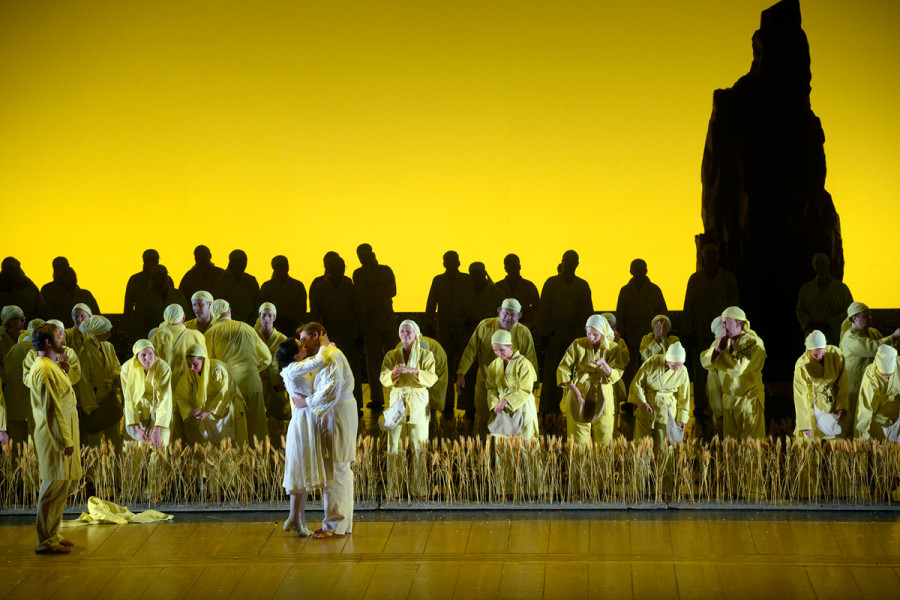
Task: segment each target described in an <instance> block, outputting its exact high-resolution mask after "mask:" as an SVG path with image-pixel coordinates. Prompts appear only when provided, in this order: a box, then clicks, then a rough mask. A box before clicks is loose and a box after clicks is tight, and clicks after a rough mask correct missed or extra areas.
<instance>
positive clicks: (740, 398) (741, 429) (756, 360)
mask: <svg viewBox="0 0 900 600" xmlns="http://www.w3.org/2000/svg"><path fill="white" fill-rule="evenodd" d="M730 343H731V342H730V341H728V342H726V346H725V349H724V350H722V352H720V353H719V355H718V356H717V357H716V358H715V360H712V361H711V365H712V367H713V368H715V369H717V370H719V371H722V372H723V373H725V384H724V387H723V389H722V421H723V428H724V434H725V437H734V438H738V439H742V440H743V439H747V438H753V439H762V438H764V437H765V435H766V423H765V414H764V412H765V405H766V395H765V388H764V386H763V380H762V369H763V365H764V364H765V362H766V350H765V346H764V345H763V341H762V340H761V339H760V338H759V336H758V335H756V333H754V332H753V331H752V330H748V331H745V332H744V333H743V334H741V336H740V338H738V340H737V342H736V344H735V346H734V348H733V349H729V345H730Z"/></svg>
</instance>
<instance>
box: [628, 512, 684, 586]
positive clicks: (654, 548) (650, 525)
mask: <svg viewBox="0 0 900 600" xmlns="http://www.w3.org/2000/svg"><path fill="white" fill-rule="evenodd" d="M630 529H631V553H632V554H671V553H672V536H671V534H670V532H669V522H668V521H655V520H654V521H632V522H631V527H630ZM673 577H674V574H673ZM635 596H637V591H635Z"/></svg>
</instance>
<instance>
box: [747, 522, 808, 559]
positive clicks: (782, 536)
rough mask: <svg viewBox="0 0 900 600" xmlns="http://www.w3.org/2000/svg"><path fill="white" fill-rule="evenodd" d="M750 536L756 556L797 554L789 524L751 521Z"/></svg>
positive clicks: (795, 543)
mask: <svg viewBox="0 0 900 600" xmlns="http://www.w3.org/2000/svg"><path fill="white" fill-rule="evenodd" d="M750 535H751V536H752V537H753V545H754V546H755V547H756V552H757V554H777V555H779V556H785V555H789V554H797V542H795V541H794V533H793V531H792V530H791V524H790V523H789V522H786V521H751V522H750Z"/></svg>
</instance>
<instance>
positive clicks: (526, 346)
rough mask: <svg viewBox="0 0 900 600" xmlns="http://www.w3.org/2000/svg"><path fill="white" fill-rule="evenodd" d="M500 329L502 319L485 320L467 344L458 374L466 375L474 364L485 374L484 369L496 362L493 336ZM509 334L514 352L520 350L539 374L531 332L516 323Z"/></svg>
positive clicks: (460, 360)
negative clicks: (492, 343) (492, 344)
mask: <svg viewBox="0 0 900 600" xmlns="http://www.w3.org/2000/svg"><path fill="white" fill-rule="evenodd" d="M498 329H500V319H499V318H498V317H492V318H490V319H485V320H483V321H482V322H481V323H479V324H478V326H477V327H476V328H475V332H474V333H473V334H472V337H471V338H469V343H468V344H466V349H465V350H463V353H462V357H460V359H459V368H458V369H457V370H456V372H457V374H459V373H463V374H465V372H466V371H468V370H469V368H470V367H471V366H472V363H477V364H478V370H479V372H483V371H484V368H485V367H487V366H488V365H489V364H491V363H492V362H493V361H494V359H495V358H496V355H495V354H494V351H493V349H492V348H491V336H493V335H494V332H495V331H497V330H498ZM509 333H510V335H511V336H512V347H513V350H518V351H519V353H520V354H522V356H524V357H525V358H527V359H528V360H529V361H530V362H531V366H532V367H534V371H535V372H537V369H538V364H537V354H535V352H534V339H533V338H532V337H531V331H529V329H528V328H527V327H526V326H525V325H522V324H521V323H516V324H515V325H513V327H512V329H510V330H509Z"/></svg>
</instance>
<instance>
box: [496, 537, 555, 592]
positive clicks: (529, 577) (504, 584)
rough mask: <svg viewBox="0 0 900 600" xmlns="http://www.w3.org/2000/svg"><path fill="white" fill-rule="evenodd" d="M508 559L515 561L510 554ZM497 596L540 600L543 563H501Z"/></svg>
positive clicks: (542, 583)
mask: <svg viewBox="0 0 900 600" xmlns="http://www.w3.org/2000/svg"><path fill="white" fill-rule="evenodd" d="M549 529H550V526H549V525H548V526H547V530H548V531H549ZM510 559H511V560H512V561H515V557H514V556H512V555H511V556H510ZM497 597H498V598H499V599H500V600H541V599H542V598H543V597H544V565H542V564H540V563H538V564H535V563H517V562H509V563H507V564H505V565H503V572H502V573H501V575H500V589H499V593H498V595H497Z"/></svg>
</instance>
